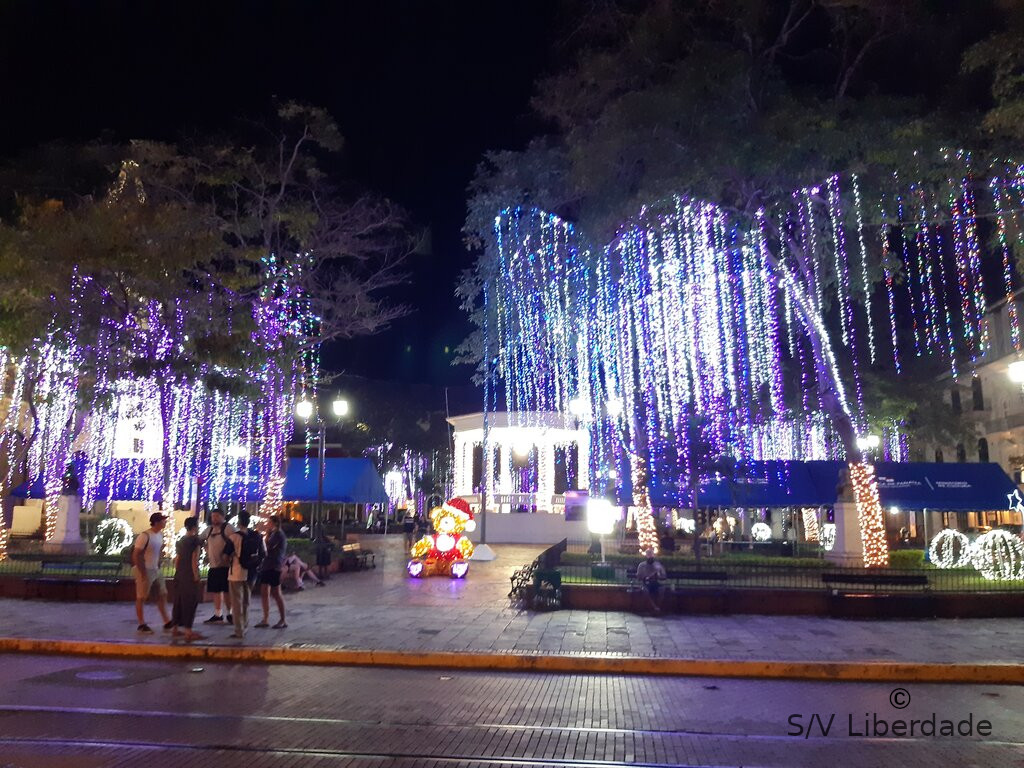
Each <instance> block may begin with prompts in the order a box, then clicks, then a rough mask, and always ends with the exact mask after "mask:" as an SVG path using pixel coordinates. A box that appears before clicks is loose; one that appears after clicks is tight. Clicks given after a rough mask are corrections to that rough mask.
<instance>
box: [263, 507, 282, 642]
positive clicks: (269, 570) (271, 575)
mask: <svg viewBox="0 0 1024 768" xmlns="http://www.w3.org/2000/svg"><path fill="white" fill-rule="evenodd" d="M267 525H268V530H267V536H266V544H267V556H266V557H265V558H263V565H262V567H261V568H260V593H261V597H262V598H263V620H262V621H261V622H260V623H259V624H256V625H255V626H256V627H258V628H260V629H264V628H266V627H269V626H270V623H269V619H270V598H271V596H273V598H274V602H275V603H276V604H277V610H278V613H280V614H281V619H280V620H279V621H278V622H277V624H275V625H274V629H284V628H285V627H287V626H288V624H287V623H286V622H285V620H284V598H283V597H281V570H282V569H283V568H284V560H285V557H287V555H288V540H287V539H286V538H285V535H284V531H282V530H281V518H279V517H278V516H277V515H272V516H271V517H270V519H269V520H268V521H267Z"/></svg>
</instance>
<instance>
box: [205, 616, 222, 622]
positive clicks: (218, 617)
mask: <svg viewBox="0 0 1024 768" xmlns="http://www.w3.org/2000/svg"><path fill="white" fill-rule="evenodd" d="M222 621H224V617H223V616H211V617H210V618H208V619H207V620H206V621H204V622H203V624H220V623H221V622H222Z"/></svg>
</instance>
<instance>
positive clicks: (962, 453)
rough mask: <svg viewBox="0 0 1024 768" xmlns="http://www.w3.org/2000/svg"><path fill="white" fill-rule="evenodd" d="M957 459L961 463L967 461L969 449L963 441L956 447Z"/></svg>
mask: <svg viewBox="0 0 1024 768" xmlns="http://www.w3.org/2000/svg"><path fill="white" fill-rule="evenodd" d="M956 460H957V461H959V462H960V463H961V464H963V463H964V462H965V461H967V449H966V448H964V444H963V443H959V444H958V445H957V447H956Z"/></svg>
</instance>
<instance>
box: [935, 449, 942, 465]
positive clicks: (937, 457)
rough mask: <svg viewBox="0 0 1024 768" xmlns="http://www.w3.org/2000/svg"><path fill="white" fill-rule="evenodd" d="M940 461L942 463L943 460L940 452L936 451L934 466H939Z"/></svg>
mask: <svg viewBox="0 0 1024 768" xmlns="http://www.w3.org/2000/svg"><path fill="white" fill-rule="evenodd" d="M942 461H943V459H942V451H936V452H935V463H936V464H941V463H942Z"/></svg>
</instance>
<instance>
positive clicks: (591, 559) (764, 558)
mask: <svg viewBox="0 0 1024 768" xmlns="http://www.w3.org/2000/svg"><path fill="white" fill-rule="evenodd" d="M605 559H606V560H607V561H608V562H609V563H611V564H612V565H627V566H635V565H637V564H639V563H640V561H641V560H642V559H643V558H642V557H641V556H640V555H620V554H617V553H616V554H609V555H608V556H607V557H606V558H605ZM598 560H599V558H598V557H597V556H596V555H590V554H585V553H577V552H563V553H562V559H561V561H560V564H561V565H592V564H593V563H596V562H598ZM658 560H659V561H660V562H661V564H662V565H664V566H665V568H666V569H670V570H672V569H678V568H680V567H688V566H693V565H696V564H697V558H695V557H694V556H693V555H663V556H659V557H658ZM701 563H702V564H709V563H713V564H714V565H715V566H716V567H720V566H745V565H773V566H784V567H789V568H824V567H825V566H826V565H827V563H826V562H825V561H824V560H821V559H819V558H812V557H772V556H769V555H744V554H728V555H715V556H714V557H710V556H709V557H702V558H701Z"/></svg>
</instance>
